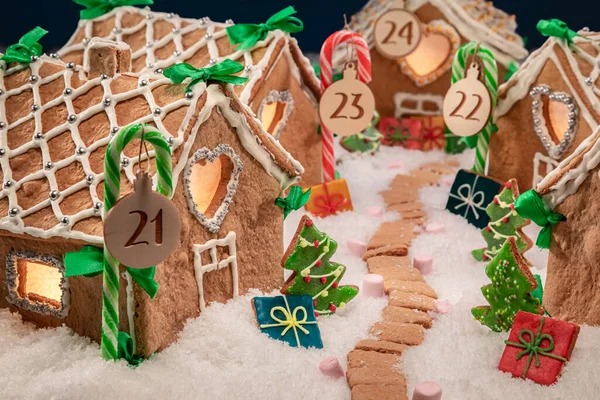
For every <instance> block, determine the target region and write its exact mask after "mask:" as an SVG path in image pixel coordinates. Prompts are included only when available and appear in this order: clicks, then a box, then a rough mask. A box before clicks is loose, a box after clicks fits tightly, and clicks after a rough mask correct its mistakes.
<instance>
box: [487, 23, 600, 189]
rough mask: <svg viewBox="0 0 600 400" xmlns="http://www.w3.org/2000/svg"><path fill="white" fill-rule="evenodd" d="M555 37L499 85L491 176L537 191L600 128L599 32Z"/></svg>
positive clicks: (492, 140) (491, 152) (491, 156)
mask: <svg viewBox="0 0 600 400" xmlns="http://www.w3.org/2000/svg"><path fill="white" fill-rule="evenodd" d="M579 34H580V35H582V36H580V37H575V38H574V39H573V43H572V44H569V43H568V42H567V41H566V40H565V39H559V38H554V37H551V38H549V39H548V40H547V41H546V43H545V44H544V45H543V46H542V47H541V48H540V49H539V50H537V51H535V52H534V53H532V54H531V56H529V58H528V59H527V60H526V61H525V62H524V63H523V65H522V66H521V68H520V70H519V71H518V72H517V73H515V74H514V75H513V76H512V78H511V79H510V80H509V81H508V82H506V83H505V84H504V85H503V86H501V87H500V90H499V96H500V100H499V103H498V108H497V110H496V117H495V118H496V124H497V125H498V132H497V133H496V134H495V135H492V138H491V141H490V161H489V172H488V173H489V175H490V176H493V177H495V178H498V179H505V178H513V177H514V178H517V180H518V181H519V183H520V184H522V186H523V187H524V188H525V189H531V188H535V187H536V186H537V184H538V183H539V182H540V181H541V180H542V179H543V178H544V176H546V174H547V173H548V172H550V171H552V170H553V169H554V168H555V167H556V166H557V165H558V163H559V162H560V161H561V160H563V159H564V158H565V157H567V156H568V155H569V154H570V153H571V152H572V151H573V149H575V148H577V146H578V145H579V144H580V143H582V142H583V141H584V140H585V139H586V138H587V137H588V136H589V135H590V134H591V133H592V132H593V131H594V130H595V129H596V127H597V126H598V125H599V124H600V99H599V97H598V90H599V88H600V81H598V79H597V78H598V73H599V68H600V65H599V63H600V52H599V50H600V34H597V33H592V32H589V31H587V30H583V31H580V32H579Z"/></svg>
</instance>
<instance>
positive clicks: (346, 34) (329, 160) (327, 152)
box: [319, 29, 371, 183]
mask: <svg viewBox="0 0 600 400" xmlns="http://www.w3.org/2000/svg"><path fill="white" fill-rule="evenodd" d="M344 43H346V44H350V45H352V46H353V47H354V50H355V51H356V57H357V59H358V79H359V80H360V81H361V82H363V83H369V82H371V53H370V51H369V46H368V45H367V43H366V42H365V40H364V39H363V38H362V36H360V35H359V34H358V33H356V32H352V31H350V30H348V29H344V30H341V31H338V32H335V33H334V34H332V35H331V36H329V37H328V38H327V40H325V43H323V47H322V48H321V56H320V58H319V62H320V64H321V94H323V93H325V90H326V89H327V88H328V87H329V86H331V83H332V81H333V66H332V60H333V52H334V51H335V49H336V48H337V46H339V45H340V44H344ZM321 135H322V140H323V150H322V162H323V182H325V183H326V182H331V181H332V180H334V179H335V156H334V152H333V132H331V131H330V130H329V129H327V127H326V126H325V125H323V124H322V125H321Z"/></svg>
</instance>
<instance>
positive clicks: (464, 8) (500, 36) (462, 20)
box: [350, 0, 528, 66]
mask: <svg viewBox="0 0 600 400" xmlns="http://www.w3.org/2000/svg"><path fill="white" fill-rule="evenodd" d="M428 3H429V4H431V5H433V6H434V7H436V8H437V9H438V10H439V11H440V12H441V13H442V14H443V15H444V17H445V18H446V19H447V20H448V22H450V24H451V25H452V26H453V27H454V28H456V30H457V31H458V33H460V35H461V36H462V37H464V38H465V39H467V40H469V41H481V42H482V43H484V44H485V45H486V46H488V47H489V48H490V49H491V50H492V52H493V53H494V55H495V56H496V59H497V60H498V62H500V63H501V64H503V65H505V66H508V64H510V62H514V61H516V60H520V59H523V58H525V57H527V54H528V52H527V50H526V49H525V47H524V46H523V39H522V38H521V37H520V36H519V35H518V34H517V33H516V31H515V30H516V28H517V24H516V22H515V18H514V16H510V15H508V14H506V13H505V12H503V11H501V10H498V9H497V8H495V7H494V6H493V5H492V3H491V2H485V1H483V0H406V1H405V7H406V9H407V10H409V11H413V12H414V11H417V10H418V9H419V8H421V7H423V6H424V5H426V4H428ZM393 4H394V2H393V1H392V0H370V1H369V2H368V3H367V4H366V5H365V7H364V8H363V9H362V10H361V11H359V12H358V13H357V14H355V15H354V16H352V21H351V23H350V29H352V30H353V31H355V32H358V33H360V34H361V35H362V36H363V38H364V39H365V40H366V41H367V43H368V44H369V46H370V47H371V48H373V47H374V46H375V42H374V39H373V26H374V24H375V21H376V20H377V18H379V17H380V16H381V15H382V14H384V13H385V12H387V11H388V10H390V9H391V8H392V6H393Z"/></svg>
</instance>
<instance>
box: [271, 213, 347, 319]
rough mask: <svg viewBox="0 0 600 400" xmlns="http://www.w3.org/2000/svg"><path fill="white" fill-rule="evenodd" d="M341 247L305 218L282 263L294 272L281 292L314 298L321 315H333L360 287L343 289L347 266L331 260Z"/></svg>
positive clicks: (317, 311) (317, 310)
mask: <svg viewBox="0 0 600 400" xmlns="http://www.w3.org/2000/svg"><path fill="white" fill-rule="evenodd" d="M337 246H338V245H337V242H336V241H335V240H333V239H332V238H331V237H330V236H329V235H328V234H326V233H323V232H321V231H319V230H318V229H317V228H316V227H315V225H314V222H313V220H312V219H310V218H309V217H308V216H306V215H305V216H304V217H302V219H301V220H300V224H299V225H298V230H297V231H296V235H295V236H294V238H293V239H292V242H291V243H290V246H289V247H288V249H287V251H286V253H285V255H284V256H283V260H282V262H281V264H282V266H283V268H285V269H289V270H292V271H294V272H293V273H292V275H291V276H290V277H289V279H288V280H287V281H286V282H285V283H284V285H283V288H281V293H282V294H285V295H303V294H308V295H310V296H311V297H312V299H313V303H314V307H315V314H316V315H317V316H319V315H328V314H333V313H335V312H336V310H337V309H338V308H342V307H344V306H345V305H346V304H347V303H348V302H349V301H350V300H352V299H353V298H354V297H356V295H357V294H358V287H356V286H339V283H340V281H341V280H342V277H343V276H344V273H345V272H346V267H345V266H343V265H341V264H337V263H335V262H331V261H330V258H331V256H332V255H333V254H334V253H335V251H336V250H337Z"/></svg>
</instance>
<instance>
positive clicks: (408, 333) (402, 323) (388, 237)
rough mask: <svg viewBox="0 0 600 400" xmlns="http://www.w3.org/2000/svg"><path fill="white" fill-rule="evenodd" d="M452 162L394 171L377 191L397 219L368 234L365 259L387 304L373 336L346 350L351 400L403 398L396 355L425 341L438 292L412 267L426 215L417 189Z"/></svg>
mask: <svg viewBox="0 0 600 400" xmlns="http://www.w3.org/2000/svg"><path fill="white" fill-rule="evenodd" d="M458 166H459V165H458V163H457V162H454V161H441V162H434V163H428V164H424V165H422V166H420V167H419V168H418V169H416V170H414V171H412V173H411V174H410V175H397V176H396V177H395V178H394V180H393V182H392V183H391V185H390V187H389V189H388V190H386V191H384V192H382V193H381V195H382V196H383V199H384V202H385V204H386V206H387V210H388V211H397V212H398V213H399V214H400V215H401V217H402V218H401V219H399V220H396V221H392V222H384V223H383V224H382V225H381V227H380V228H379V230H378V231H377V232H376V233H375V235H373V237H371V240H370V241H369V243H368V245H367V251H366V252H365V253H364V255H363V260H365V261H366V262H367V266H368V269H369V273H370V274H378V275H381V276H382V277H383V278H384V290H385V293H386V294H387V295H388V299H389V300H388V301H389V304H388V305H387V306H386V307H385V308H384V309H383V319H382V321H380V322H377V323H376V324H375V325H373V326H372V327H371V335H372V336H373V337H374V339H367V340H362V341H360V342H359V343H358V344H357V345H356V346H355V348H354V350H352V351H351V352H350V353H349V354H348V373H347V378H348V384H349V385H350V388H351V390H352V399H353V400H376V399H387V400H406V399H408V394H407V387H406V378H405V377H404V374H403V373H402V371H401V370H400V367H399V365H400V357H401V355H402V352H404V351H405V350H406V349H407V348H408V347H409V346H418V345H420V344H421V343H423V339H424V335H425V329H428V328H430V327H431V325H432V322H433V319H432V317H431V316H430V315H429V314H428V312H432V311H434V310H435V300H436V299H437V294H436V292H435V290H433V289H432V288H431V287H430V286H429V285H428V284H427V283H426V282H425V280H424V278H423V275H422V274H421V272H420V271H419V270H418V269H416V268H413V267H412V265H411V260H410V259H409V257H408V249H409V247H410V243H411V241H412V240H413V239H414V238H415V237H416V236H417V235H418V231H419V230H420V227H421V226H423V225H424V224H425V222H426V219H427V214H426V212H425V211H424V205H423V204H422V203H421V202H419V201H418V200H419V190H420V189H421V188H422V187H425V186H431V185H435V184H437V183H438V182H439V180H440V179H441V177H442V176H444V175H449V174H453V173H455V172H456V170H457V168H458Z"/></svg>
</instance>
